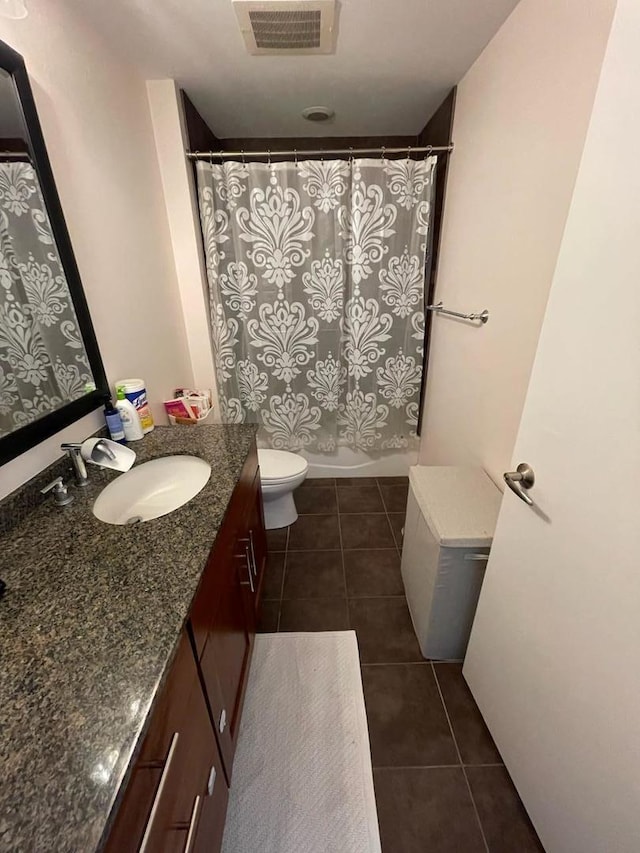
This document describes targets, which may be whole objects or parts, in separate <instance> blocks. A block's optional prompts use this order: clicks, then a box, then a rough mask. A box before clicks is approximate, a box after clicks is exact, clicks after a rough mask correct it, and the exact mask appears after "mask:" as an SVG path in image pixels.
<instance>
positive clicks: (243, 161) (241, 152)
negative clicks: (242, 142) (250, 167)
mask: <svg viewBox="0 0 640 853" xmlns="http://www.w3.org/2000/svg"><path fill="white" fill-rule="evenodd" d="M240 156H241V157H242V165H243V166H244V164H245V163H246V160H245V159H244V148H243V149H242V151H240Z"/></svg>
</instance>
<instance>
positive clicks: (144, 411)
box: [116, 379, 153, 435]
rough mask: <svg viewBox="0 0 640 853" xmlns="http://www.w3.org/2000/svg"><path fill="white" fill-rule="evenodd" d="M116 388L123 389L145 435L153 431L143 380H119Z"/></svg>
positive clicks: (151, 416)
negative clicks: (134, 408) (136, 413)
mask: <svg viewBox="0 0 640 853" xmlns="http://www.w3.org/2000/svg"><path fill="white" fill-rule="evenodd" d="M116 388H124V396H125V397H126V398H127V400H129V402H130V403H133V405H134V406H135V407H136V409H137V410H138V417H139V418H140V423H141V424H142V431H143V432H144V433H145V435H146V434H147V433H148V432H151V430H152V429H153V415H152V414H151V409H150V408H149V403H148V402H147V389H146V386H145V383H144V379H119V380H118V381H117V382H116Z"/></svg>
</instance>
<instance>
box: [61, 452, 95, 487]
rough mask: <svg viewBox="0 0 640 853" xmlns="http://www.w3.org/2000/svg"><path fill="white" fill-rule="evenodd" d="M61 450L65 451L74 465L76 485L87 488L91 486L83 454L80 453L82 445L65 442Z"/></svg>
mask: <svg viewBox="0 0 640 853" xmlns="http://www.w3.org/2000/svg"><path fill="white" fill-rule="evenodd" d="M60 450H64V451H65V452H66V453H67V455H68V456H69V459H70V460H71V464H72V465H73V472H74V474H75V475H76V483H77V484H78V485H79V486H87V485H89V477H88V476H87V466H86V464H85V461H84V459H83V458H82V454H81V453H80V451H81V450H82V444H81V443H77V442H71V441H69V442H65V443H64V444H61V445H60Z"/></svg>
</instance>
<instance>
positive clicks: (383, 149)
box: [382, 145, 387, 160]
mask: <svg viewBox="0 0 640 853" xmlns="http://www.w3.org/2000/svg"><path fill="white" fill-rule="evenodd" d="M386 150H387V149H386V148H385V147H384V145H383V146H382V159H383V160H384V154H385V151H386Z"/></svg>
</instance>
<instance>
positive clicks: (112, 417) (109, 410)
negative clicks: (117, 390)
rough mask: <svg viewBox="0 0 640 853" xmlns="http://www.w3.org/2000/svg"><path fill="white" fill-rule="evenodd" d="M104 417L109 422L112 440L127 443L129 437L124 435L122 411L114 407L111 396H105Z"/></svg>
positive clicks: (108, 426)
mask: <svg viewBox="0 0 640 853" xmlns="http://www.w3.org/2000/svg"><path fill="white" fill-rule="evenodd" d="M104 419H105V420H106V422H107V429H108V430H109V436H110V438H111V440H112V441H118V442H120V444H126V443H127V439H126V438H125V435H124V428H123V426H122V419H121V417H120V412H119V411H118V410H117V409H115V408H114V406H113V403H112V402H111V397H105V398H104Z"/></svg>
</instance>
